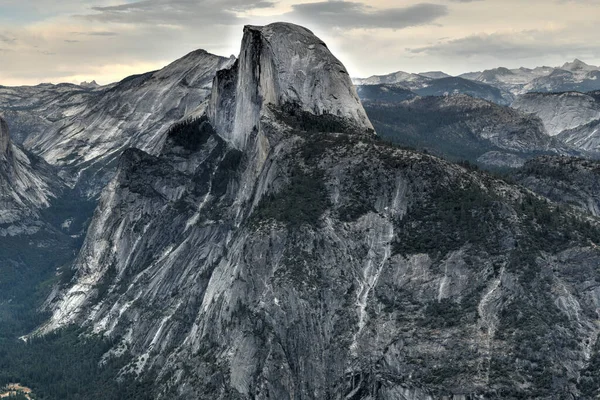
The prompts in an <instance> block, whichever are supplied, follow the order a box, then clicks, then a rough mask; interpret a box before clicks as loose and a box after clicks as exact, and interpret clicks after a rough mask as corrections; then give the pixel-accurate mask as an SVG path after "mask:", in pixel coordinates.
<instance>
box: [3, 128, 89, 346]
mask: <svg viewBox="0 0 600 400" xmlns="http://www.w3.org/2000/svg"><path fill="white" fill-rule="evenodd" d="M68 193H69V190H68V188H67V187H66V185H65V184H64V182H62V180H61V179H60V178H58V176H57V171H56V170H55V169H54V168H53V167H51V166H50V165H48V164H47V163H46V162H44V160H42V159H41V158H39V157H37V156H34V155H32V154H30V153H28V152H27V151H25V150H24V149H22V148H21V147H20V146H18V145H16V144H14V143H12V141H11V139H10V136H9V127H8V124H7V123H6V122H5V121H4V119H2V118H1V117H0V318H1V319H2V326H1V327H0V338H2V336H3V334H5V333H6V332H7V331H8V332H12V331H18V327H19V325H20V323H19V321H20V320H22V319H26V318H28V317H29V313H33V311H34V310H33V309H32V307H31V308H30V306H31V303H33V299H34V297H35V295H34V291H35V288H36V285H37V284H39V283H40V282H41V281H43V280H45V279H49V277H51V276H52V274H53V273H54V271H55V269H56V268H57V267H59V266H61V265H62V264H63V263H65V262H66V261H69V260H70V259H72V257H73V255H74V251H75V249H76V242H77V239H76V238H75V237H71V236H70V235H71V234H76V233H79V234H81V232H76V231H75V227H76V226H78V221H77V220H76V219H68V220H67V219H66V218H65V219H63V218H62V213H61V212H59V210H58V209H57V208H56V206H57V201H58V199H59V198H64V197H67V196H68ZM77 210H79V208H78V207H73V211H77ZM49 212H52V213H53V214H54V215H53V216H52V217H50V216H49V215H48V213H49ZM80 218H85V217H84V216H83V215H81V216H80ZM71 225H72V226H71ZM39 322H41V318H38V319H37V322H36V321H35V320H34V321H30V322H29V325H28V329H33V328H34V327H35V324H36V323H39ZM0 342H1V339H0Z"/></svg>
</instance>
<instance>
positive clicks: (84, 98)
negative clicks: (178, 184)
mask: <svg viewBox="0 0 600 400" xmlns="http://www.w3.org/2000/svg"><path fill="white" fill-rule="evenodd" d="M232 62H233V60H232V59H226V58H222V57H218V56H215V55H212V54H209V53H207V52H205V51H203V50H198V51H195V52H192V53H190V54H188V55H186V56H185V57H183V58H181V59H179V60H177V61H175V62H173V63H171V64H170V65H168V66H166V67H165V68H163V69H162V70H160V71H156V72H150V73H147V74H143V75H139V76H132V77H129V78H126V79H124V80H123V81H121V82H119V83H117V84H114V85H110V86H107V87H102V88H98V89H94V90H90V89H84V88H81V87H80V86H77V85H59V86H57V87H41V88H38V87H35V88H4V89H3V90H4V93H2V91H0V99H2V98H3V103H0V104H2V106H1V107H0V109H3V110H5V113H6V114H7V115H8V116H9V117H10V116H12V117H13V118H14V119H15V122H16V123H18V124H19V125H20V126H21V129H22V132H21V133H20V134H19V136H20V137H21V139H22V140H23V145H24V147H25V148H27V149H28V150H30V151H31V152H33V153H35V154H36V155H39V156H41V157H43V158H44V159H45V160H46V161H47V162H49V163H50V164H52V165H56V166H58V167H60V168H61V170H62V175H63V177H64V178H65V179H67V180H68V181H69V183H70V185H71V186H73V185H77V184H78V183H80V184H81V192H82V193H83V194H84V195H85V196H89V197H94V196H95V195H96V194H98V193H99V192H100V191H101V190H102V188H103V187H104V186H105V185H106V183H107V182H108V181H109V180H110V178H111V177H112V175H113V174H114V168H115V166H116V160H117V159H118V157H119V156H120V154H121V153H122V151H123V150H124V149H126V148H129V147H139V148H142V149H144V150H146V151H149V152H154V153H156V152H157V151H159V149H160V147H161V146H162V142H163V140H164V133H165V131H166V130H167V129H168V127H169V126H171V125H172V124H173V123H174V122H176V121H178V120H180V119H181V118H183V117H184V116H186V115H187V114H189V113H192V112H193V111H194V110H195V108H197V107H198V106H199V105H200V104H201V103H202V102H203V101H204V100H205V99H206V97H207V96H208V95H209V94H210V87H211V84H212V79H213V77H214V76H215V74H216V72H217V71H218V70H219V69H222V68H224V67H226V66H228V65H230V64H231V63H232ZM40 91H41V93H40ZM2 94H4V96H1V95H2ZM15 97H16V98H19V99H20V100H19V102H16V103H15V102H13V101H12V100H11V99H13V98H15ZM32 126H33V127H35V128H33V129H32V130H31V131H29V132H27V130H28V128H29V127H32Z"/></svg>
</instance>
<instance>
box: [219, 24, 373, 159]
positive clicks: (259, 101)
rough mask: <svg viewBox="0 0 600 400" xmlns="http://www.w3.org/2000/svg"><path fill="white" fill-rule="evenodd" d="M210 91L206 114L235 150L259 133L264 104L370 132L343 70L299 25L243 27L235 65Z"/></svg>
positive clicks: (370, 127)
mask: <svg viewBox="0 0 600 400" xmlns="http://www.w3.org/2000/svg"><path fill="white" fill-rule="evenodd" d="M214 87H215V90H213V92H212V96H211V100H210V105H209V108H208V115H209V117H210V119H211V121H212V122H213V124H214V125H215V127H216V129H217V131H218V132H219V134H220V135H221V136H222V137H224V138H225V139H226V140H228V141H231V143H232V144H233V145H234V146H236V147H237V148H242V147H243V146H244V145H245V144H246V142H247V139H248V136H249V135H250V133H251V132H252V130H253V129H255V128H256V129H258V123H259V121H260V117H261V111H262V110H263V109H264V108H265V106H266V105H267V104H270V105H273V106H282V105H285V104H293V105H297V106H298V107H299V108H300V109H301V110H303V111H307V112H310V113H312V114H315V115H321V114H324V113H327V114H331V115H334V116H337V117H342V118H347V119H348V120H350V121H352V122H353V123H354V124H355V125H356V127H357V128H358V130H372V129H373V127H372V125H371V123H370V122H369V119H368V118H367V115H366V113H365V112H364V110H363V108H362V106H361V104H360V100H359V99H358V95H357V94H356V90H355V89H354V86H353V85H352V81H351V79H350V77H349V75H348V72H347V71H346V68H345V67H344V66H343V65H342V63H340V61H339V60H338V59H337V58H335V57H334V56H333V55H332V54H331V53H330V52H329V50H328V49H327V46H326V45H325V43H323V42H322V41H321V40H320V39H319V38H317V37H316V36H314V35H313V34H312V32H310V31H309V30H307V29H306V28H303V27H300V26H297V25H292V24H274V25H269V26H266V27H256V26H247V27H245V28H244V37H243V39H242V50H241V52H240V56H239V60H238V62H237V63H236V65H234V66H233V68H231V69H230V70H226V71H221V72H220V73H219V74H217V77H216V78H215V83H214Z"/></svg>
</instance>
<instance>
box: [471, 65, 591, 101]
mask: <svg viewBox="0 0 600 400" xmlns="http://www.w3.org/2000/svg"><path fill="white" fill-rule="evenodd" d="M461 76H462V77H464V78H466V79H472V80H476V81H480V82H485V83H487V84H490V85H492V86H495V87H497V88H500V89H502V90H506V91H509V92H511V93H512V94H514V95H519V94H524V93H529V92H565V91H581V92H587V91H590V90H597V89H600V79H598V78H599V77H600V67H596V66H592V65H588V64H586V63H584V62H582V61H580V60H578V59H575V60H574V61H573V62H570V63H566V64H564V65H563V66H562V67H557V68H552V67H538V68H535V69H528V68H518V69H511V70H509V69H507V68H496V69H492V70H487V71H483V72H481V73H468V74H464V75H461Z"/></svg>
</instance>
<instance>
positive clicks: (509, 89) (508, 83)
mask: <svg viewBox="0 0 600 400" xmlns="http://www.w3.org/2000/svg"><path fill="white" fill-rule="evenodd" d="M441 78H450V75H448V74H446V73H444V72H441V71H434V72H424V73H420V74H411V73H407V72H396V73H393V74H389V75H381V76H372V77H370V78H366V79H358V78H356V79H354V83H355V84H356V85H376V84H398V85H401V86H403V87H404V88H405V89H409V90H417V89H423V88H426V87H428V86H430V85H431V83H430V81H431V80H436V79H441ZM459 78H463V79H467V80H470V81H476V82H480V83H483V84H486V85H490V86H493V87H494V88H496V89H499V90H500V91H501V92H502V93H503V96H502V97H503V98H504V99H506V100H507V101H509V100H511V98H512V97H514V96H517V95H520V94H524V93H529V92H565V91H580V92H588V91H593V90H600V67H596V66H593V65H588V64H586V63H584V62H583V61H581V60H578V59H575V60H574V61H573V62H568V63H565V64H564V65H562V66H560V67H546V66H545V67H537V68H533V69H530V68H515V69H508V68H504V67H499V68H494V69H489V70H485V71H478V72H468V73H465V74H462V75H460V76H459ZM428 79H429V80H428ZM465 94H468V93H465ZM507 94H510V95H508V96H507ZM488 100H490V99H489V98H488ZM492 101H493V100H492Z"/></svg>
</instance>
